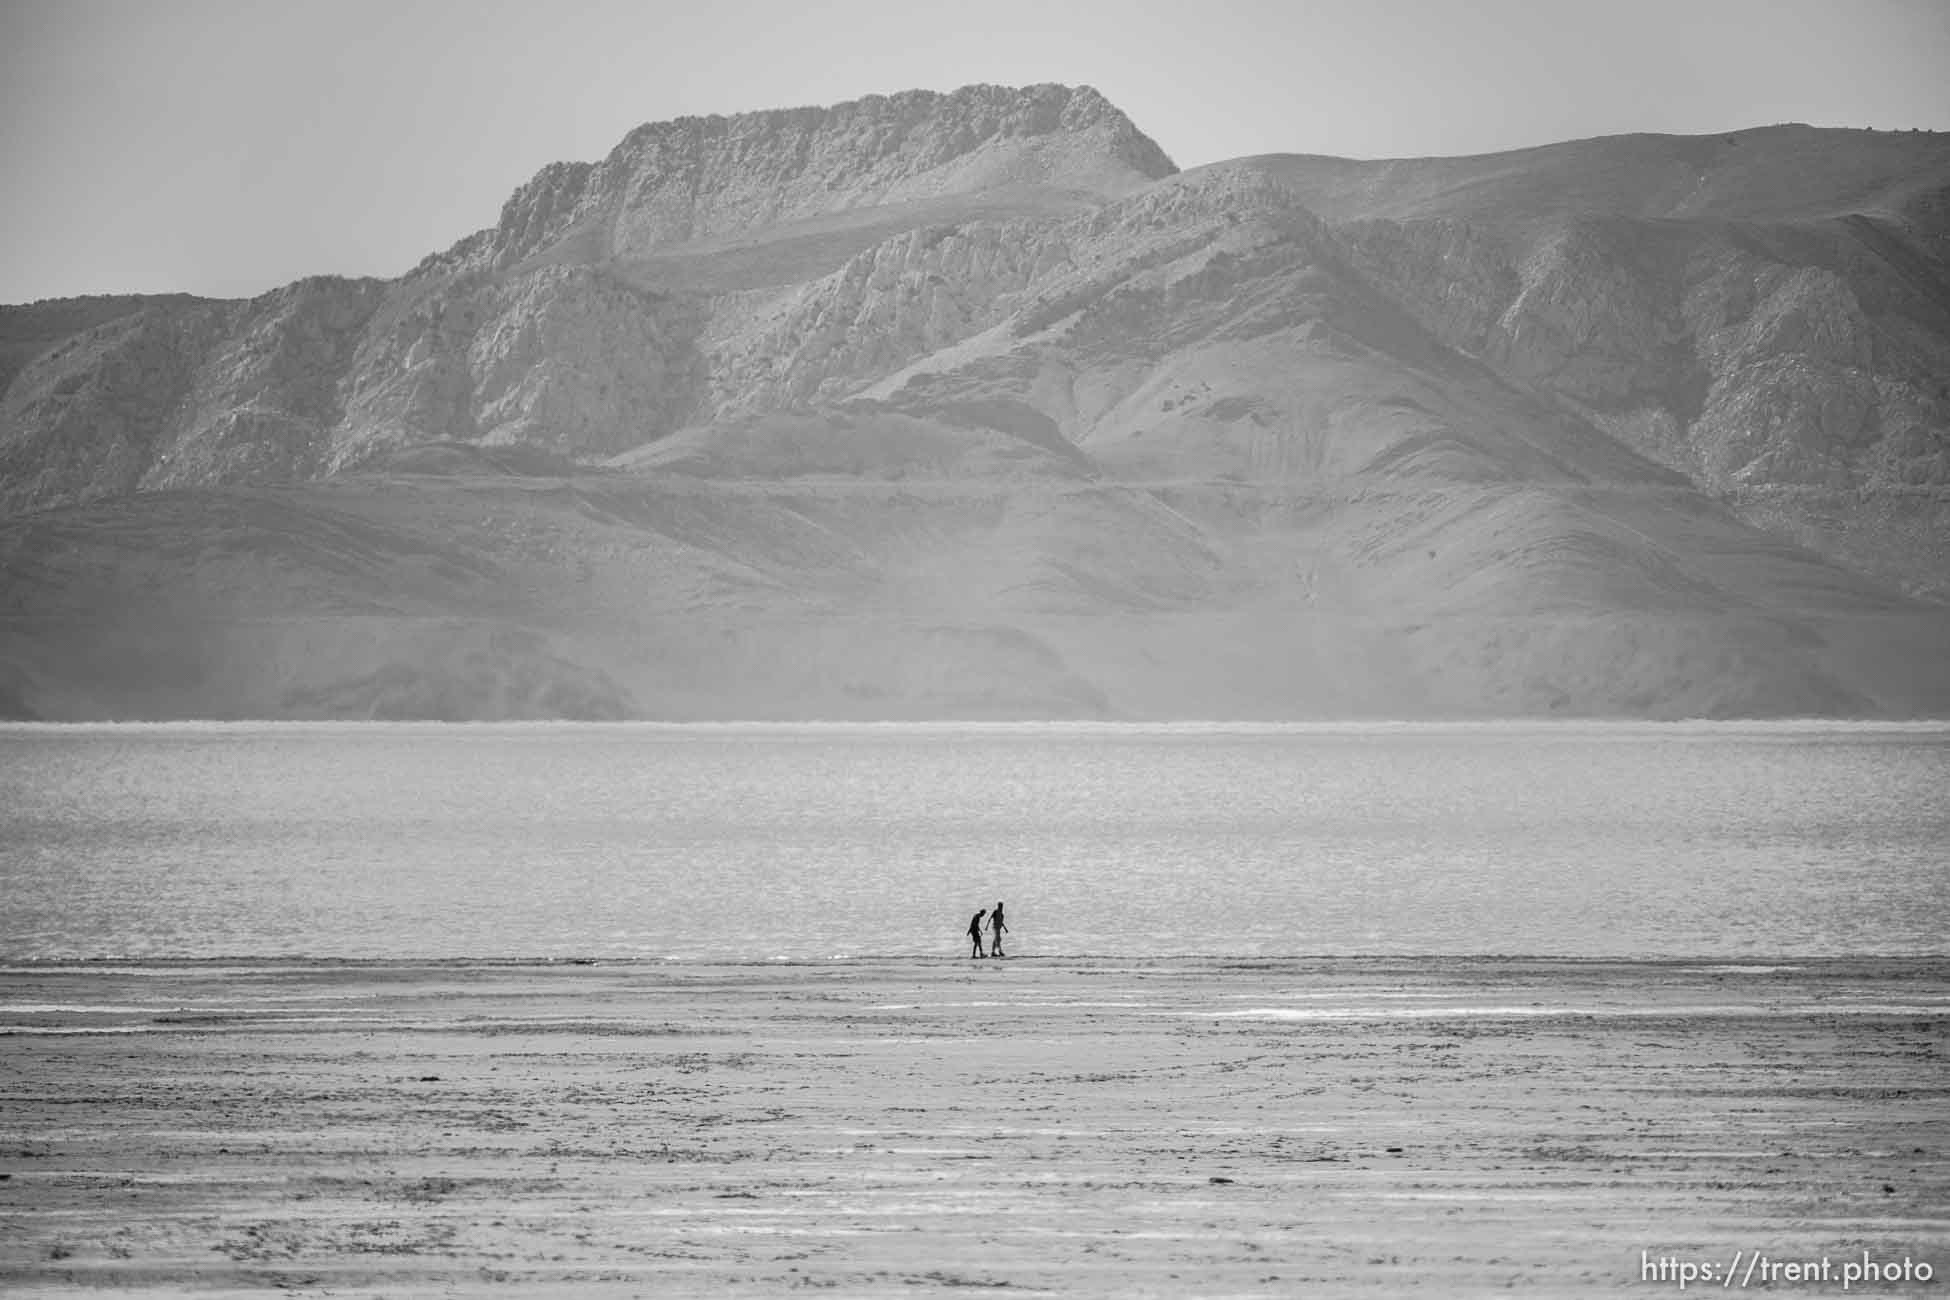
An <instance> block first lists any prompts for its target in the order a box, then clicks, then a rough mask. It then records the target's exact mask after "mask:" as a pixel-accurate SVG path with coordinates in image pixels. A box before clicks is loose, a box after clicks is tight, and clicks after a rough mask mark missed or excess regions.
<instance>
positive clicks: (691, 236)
mask: <svg viewBox="0 0 1950 1300" xmlns="http://www.w3.org/2000/svg"><path fill="white" fill-rule="evenodd" d="M1175 170H1177V169H1176V168H1175V167H1174V166H1173V165H1172V163H1171V160H1170V159H1168V158H1167V157H1165V155H1164V153H1163V151H1162V150H1160V149H1159V148H1158V146H1157V145H1156V144H1154V143H1152V141H1151V140H1150V139H1149V138H1147V137H1146V136H1145V135H1144V134H1143V133H1142V132H1140V131H1138V129H1137V128H1136V127H1135V126H1133V125H1132V124H1131V122H1130V120H1129V119H1128V118H1126V117H1125V116H1124V114H1123V113H1121V112H1119V111H1118V110H1117V109H1116V108H1115V107H1113V106H1112V105H1111V104H1110V102H1109V101H1107V100H1106V99H1104V97H1103V96H1102V95H1099V94H1098V93H1097V92H1096V91H1094V90H1092V89H1090V88H1089V87H1087V86H1086V87H1080V88H1077V89H1071V88H1069V87H1066V86H1032V87H1030V88H1028V89H1026V90H1013V89H1009V88H1005V87H999V86H967V87H964V88H963V89H961V90H958V91H955V92H954V93H953V94H947V95H941V94H935V93H933V92H931V91H918V90H917V91H909V92H907V93H905V94H900V95H892V96H879V95H876V96H871V97H869V98H866V99H862V100H856V101H854V102H852V103H848V104H841V105H837V106H835V107H833V108H799V109H782V110H778V111H774V112H766V113H745V114H740V115H739V116H736V117H702V118H698V117H688V118H679V119H678V120H676V121H674V122H658V123H654V124H651V125H647V126H642V127H639V128H637V129H636V130H635V131H632V132H631V133H630V134H629V135H628V136H626V137H625V138H624V140H623V142H622V143H621V144H619V145H617V147H616V148H615V149H614V150H613V151H612V152H611V153H610V155H609V156H608V157H607V158H605V159H603V160H602V161H601V162H600V163H597V164H595V165H593V166H585V165H581V164H566V165H563V164H558V165H556V166H552V167H548V168H545V169H543V171H542V172H541V173H540V174H538V175H537V176H536V177H535V179H534V180H532V181H530V182H529V183H528V184H527V185H525V186H523V187H522V188H521V189H520V190H518V191H516V193H515V194H514V196H513V197H512V198H510V199H509V200H508V203H507V206H506V207H504V208H503V209H502V212H501V220H500V222H499V223H498V224H496V225H495V227H494V228H493V229H491V230H486V231H482V232H481V233H480V234H478V235H475V236H473V237H472V238H470V239H468V240H466V241H463V242H462V243H461V244H460V245H459V246H457V247H456V248H455V249H453V250H452V251H451V252H450V253H449V254H448V255H447V257H446V258H445V259H442V260H443V261H445V262H449V263H453V264H458V265H460V266H464V267H469V268H486V269H493V270H504V269H506V268H508V267H511V266H516V265H519V264H520V263H521V262H522V261H523V260H524V259H526V258H529V257H532V256H534V255H536V254H537V253H543V252H550V251H555V250H558V249H560V250H562V251H564V252H565V253H569V254H571V255H574V256H576V257H578V258H581V259H586V260H611V259H630V258H635V257H642V256H644V255H646V254H648V253H650V252H652V251H654V250H656V249H658V248H661V247H664V246H667V245H671V244H682V243H687V242H690V241H693V240H698V239H703V238H706V237H708V236H714V235H725V234H730V233H734V232H739V231H747V230H755V229H760V228H763V227H767V226H774V225H778V224H779V223H781V222H785V221H789V220H792V219H793V218H800V217H809V216H813V215H816V214H821V213H831V212H839V211H844V210H846V209H851V208H861V207H868V206H874V205H884V204H892V203H900V202H905V201H912V200H922V199H933V198H939V197H941V196H942V195H947V194H968V193H979V192H982V191H987V190H997V189H1006V188H1011V187H1039V186H1049V187H1054V188H1057V189H1064V190H1076V191H1081V192H1083V193H1087V194H1091V195H1094V196H1099V197H1107V196H1112V195H1118V194H1125V193H1129V192H1130V191H1132V190H1135V189H1137V188H1140V187H1141V186H1143V185H1144V184H1145V183H1146V182H1148V181H1152V180H1156V179H1157V178H1159V177H1161V176H1167V175H1170V174H1171V173H1172V172H1173V171H1175Z"/></svg>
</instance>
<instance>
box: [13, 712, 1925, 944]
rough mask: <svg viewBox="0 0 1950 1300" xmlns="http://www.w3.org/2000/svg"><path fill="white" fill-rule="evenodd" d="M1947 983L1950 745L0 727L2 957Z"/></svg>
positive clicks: (1740, 731) (1387, 735)
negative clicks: (1926, 965)
mask: <svg viewBox="0 0 1950 1300" xmlns="http://www.w3.org/2000/svg"><path fill="white" fill-rule="evenodd" d="M998 898H1001V899H1006V900H1007V902H1008V916H1009V923H1010V926H1011V928H1012V930H1013V931H1014V934H1013V936H1012V938H1011V951H1012V953H1015V954H1020V955H1026V956H1035V955H1057V954H1061V955H1079V954H1135V953H1161V954H1164V953H1169V954H1197V955H1241V956H1259V955H1289V954H1346V953H1440V954H1519V953H1521V954H1549V955H1565V956H1627V957H1647V956H1688V957H1697V956H1723V957H1729V958H1733V957H1744V958H1751V957H1771V956H1780V955H1803V956H1816V955H1837V954H1883V955H1902V954H1908V955H1914V954H1944V953H1946V952H1950V727H1945V726H1894V727H1891V726H1872V725H1866V724H1846V725H1841V724H1739V725H1732V724H1728V725H1721V724H1678V725H1653V724H1614V725H1589V724H1564V725H1556V724H1536V725H1523V724H1484V725H1455V726H1411V725H1376V726H1355V725H1348V726H1292V727H1209V726H1189V725H1187V726H1157V727H1114V726H1066V725H1021V726H955V725H945V724H944V725H914V726H800V727H760V726H720V727H662V726H635V725H625V726H585V725H518V726H458V727H453V726H437V725H413V724H405V725H393V724H358V725H291V724H245V725H221V726H213V725H181V726H176V725H159V726H101V727H42V726H9V727H0V958H4V959H10V960H18V959H30V958H54V957H96V956H182V957H213V956H274V955H275V956H282V955H309V956H324V957H394V956H414V957H420V956H511V957H512V956H523V957H526V956H577V955H583V956H630V957H670V958H682V959H713V960H770V959H775V958H818V957H843V956H856V955H875V954H929V955H941V956H955V955H958V954H959V953H961V952H962V951H965V948H964V946H963V944H964V941H963V939H962V937H961V935H962V931H963V929H964V927H965V926H966V925H967V923H968V918H969V916H970V915H971V914H972V913H973V912H974V911H975V909H976V908H978V907H985V906H990V905H992V904H993V903H994V902H995V900H996V899H998Z"/></svg>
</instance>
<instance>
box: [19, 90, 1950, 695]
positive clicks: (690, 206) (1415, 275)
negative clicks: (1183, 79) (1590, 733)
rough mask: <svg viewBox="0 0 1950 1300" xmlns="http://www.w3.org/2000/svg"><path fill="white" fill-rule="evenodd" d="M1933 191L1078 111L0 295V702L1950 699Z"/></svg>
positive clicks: (614, 174) (646, 156) (1948, 364)
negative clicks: (96, 298) (195, 268)
mask: <svg viewBox="0 0 1950 1300" xmlns="http://www.w3.org/2000/svg"><path fill="white" fill-rule="evenodd" d="M1946 194H1950V144H1946V143H1945V142H1944V140H1943V139H1941V138H1940V137H1936V136H1930V135H1874V134H1873V133H1862V132H1831V131H1815V130H1812V129H1810V128H1803V127H1779V128H1765V129H1759V130H1754V131H1746V132H1740V133H1736V134H1735V135H1731V136H1724V137H1719V136H1716V137H1710V138H1704V137H1703V138H1698V139H1680V138H1673V137H1649V136H1635V137H1619V138H1615V139H1606V140H1596V141H1578V142H1571V143H1567V144H1562V145H1554V146H1549V147H1548V148H1545V149H1540V150H1527V151H1523V152H1522V153H1517V154H1507V155H1496V156H1492V157H1488V158H1476V159H1424V160H1410V161H1396V162H1376V163H1364V162H1353V161H1348V160H1337V159H1321V158H1312V157H1303V156H1297V155H1296V156H1274V157H1262V158H1252V159H1241V160H1238V161H1235V162H1230V163H1223V164H1217V165H1214V166H1210V167H1205V168H1200V169H1198V170H1196V171H1193V172H1189V173H1184V174H1179V173H1178V172H1177V170H1176V168H1175V167H1174V166H1173V165H1172V164H1171V162H1170V160H1169V159H1167V158H1166V157H1165V156H1164V155H1163V154H1162V152H1160V151H1159V150H1158V149H1157V147H1156V145H1155V144H1153V143H1152V142H1151V141H1150V140H1149V139H1148V138H1146V137H1145V136H1144V135H1143V134H1142V133H1141V132H1139V131H1138V130H1137V128H1136V127H1135V126H1134V125H1133V124H1131V123H1130V122H1129V121H1128V119H1126V118H1125V117H1124V116H1123V115H1122V114H1121V113H1119V112H1118V111H1117V110H1116V109H1115V108H1114V107H1113V106H1112V105H1110V104H1108V103H1107V102H1106V101H1104V100H1103V99H1102V97H1101V96H1098V95H1097V94H1096V93H1095V92H1094V91H1090V90H1088V89H1087V88H1085V89H1074V90H1073V89H1068V88H1064V87H1054V86H1044V87H1031V88H1028V89H1025V90H1008V89H1004V88H997V87H969V88H965V89H964V90H961V91H956V92H954V93H953V94H948V95H939V94H933V93H930V92H912V93H909V94H904V95H899V96H891V97H876V98H873V99H869V100H863V101H859V102H858V103H855V104H849V105H839V106H835V107H833V108H830V109H803V110H784V111H779V112H771V113H758V114H747V115H743V116H740V117H736V118H705V119H684V120H681V121H679V122H674V123H659V124H652V125H650V126H646V127H643V128H640V129H639V130H637V131H635V132H632V133H631V134H630V135H629V136H628V137H626V138H625V140H624V141H623V142H622V143H620V144H619V145H618V146H617V148H616V149H615V150H613V151H612V152H611V154H610V155H609V156H608V157H606V158H605V159H603V160H602V161H600V162H598V163H594V164H583V163H574V164H557V165H553V166H551V167H549V168H546V169H544V170H543V171H542V172H541V173H540V174H538V175H537V177H536V178H535V179H534V180H533V181H531V182H530V183H529V184H528V185H526V186H524V187H523V188H522V189H521V190H520V191H518V192H517V193H516V194H515V195H514V196H513V197H511V199H510V200H509V202H508V203H507V205H505V206H504V208H503V211H502V213H501V217H500V220H499V221H498V222H497V223H496V224H495V225H494V226H492V227H489V228H487V229H484V230H483V231H481V232H478V233H477V234H475V235H472V236H469V237H468V238H466V239H463V240H461V241H460V242H459V243H457V244H456V245H455V246H454V247H452V248H450V249H448V250H446V251H445V252H442V253H438V254H435V255H432V256H430V257H429V258H428V259H427V260H426V261H425V262H423V263H422V264H421V266H419V267H418V268H416V269H415V270H414V271H413V272H412V273H411V274H409V275H408V276H406V277H403V278H402V279H401V280H398V281H392V282H381V281H342V280H331V279H323V280H307V281H300V282H298V283H296V284H293V285H291V286H287V287H286V288H284V289H281V290H278V291H276V292H275V293H272V294H268V295H265V296H264V297H262V298H259V299H256V300H253V301H251V302H247V303H214V302H208V301H203V300H194V299H180V300H167V301H148V302H140V301H135V300H117V301H118V303H120V304H122V305H118V306H117V307H116V309H115V310H114V311H109V310H107V309H106V308H102V309H100V310H94V309H89V310H84V309H83V308H82V306H80V305H77V307H76V308H75V309H74V310H73V312H72V313H71V315H70V316H69V317H67V318H63V317H62V316H60V314H59V312H58V311H56V310H55V307H56V305H50V304H38V305H36V307H34V308H25V309H12V308H10V309H4V310H3V311H0V326H4V327H5V328H4V329H0V338H5V339H8V340H11V339H15V338H19V339H23V340H31V341H32V342H33V344H35V345H37V346H39V347H40V350H39V351H37V352H34V354H33V355H32V356H31V358H29V359H27V360H26V361H25V362H24V363H22V364H21V365H20V367H19V370H18V373H17V374H16V375H15V376H13V378H12V381H11V382H10V383H9V384H8V386H7V388H6V391H5V394H4V397H0V503H4V506H5V509H6V511H7V512H8V513H7V514H5V515H0V708H6V709H10V710H11V711H13V712H16V713H20V714H30V715H36V716H47V717H100V716H301V717H303V716H316V717H325V716H332V717H338V716H358V717H362V716H437V717H503V716H517V717H520V716H594V717H635V716H650V717H684V718H703V717H968V716H980V717H990V716H1001V717H1039V716H1062V717H1072V716H1083V717H1145V718H1161V717H1227V718H1302V717H1342V716H1438V717H1451V716H1483V715H1511V714H1521V715H1541V714H1571V715H1586V716H1589V715H1603V716H1652V717H1679V716H1695V715H1711V716H1732V715H1778V714H1822V715H1866V716H1916V715H1932V716H1942V715H1946V714H1950V653H1946V651H1950V606H1946V605H1945V604H1944V603H1943V602H1944V601H1945V599H1946V598H1950V432H1947V431H1950V387H1947V386H1946V385H1947V383H1950V274H1946V271H1945V266H1946V261H1945V258H1946V242H1945V240H1946V236H1945V231H1946V224H1945V212H1946V206H1945V195H1946ZM91 301H93V300H91ZM131 304H132V305H131ZM24 313H34V315H33V316H32V318H31V319H30V318H29V317H28V316H27V315H25V314H24ZM64 320H71V321H72V332H69V333H66V334H59V336H58V337H57V334H58V331H59V330H60V329H61V328H62V327H63V321H64ZM27 350H31V349H30V348H23V351H27Z"/></svg>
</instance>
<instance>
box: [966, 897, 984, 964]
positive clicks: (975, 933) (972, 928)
mask: <svg viewBox="0 0 1950 1300" xmlns="http://www.w3.org/2000/svg"><path fill="white" fill-rule="evenodd" d="M987 915H988V909H987V908H983V909H982V910H981V911H979V912H977V913H975V919H974V920H972V921H970V922H969V923H968V937H969V938H970V939H971V940H973V941H974V944H975V951H974V952H971V953H969V954H968V955H969V956H970V957H986V956H988V954H987V953H985V952H983V951H982V918H983V917H985V916H987Z"/></svg>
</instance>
